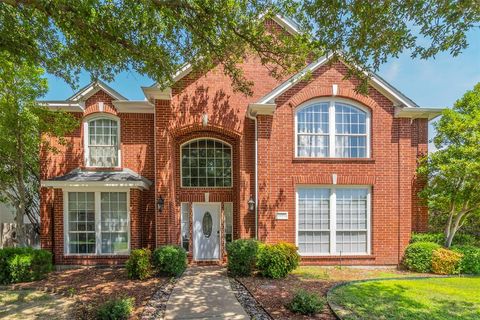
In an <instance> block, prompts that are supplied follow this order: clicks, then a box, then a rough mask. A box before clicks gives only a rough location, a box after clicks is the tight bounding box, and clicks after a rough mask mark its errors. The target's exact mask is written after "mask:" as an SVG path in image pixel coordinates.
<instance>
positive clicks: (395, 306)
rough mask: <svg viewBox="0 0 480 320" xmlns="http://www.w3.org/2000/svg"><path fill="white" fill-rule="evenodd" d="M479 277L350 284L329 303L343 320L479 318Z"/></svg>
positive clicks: (334, 294)
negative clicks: (334, 306)
mask: <svg viewBox="0 0 480 320" xmlns="http://www.w3.org/2000/svg"><path fill="white" fill-rule="evenodd" d="M479 292H480V278H478V277H458V278H426V279H417V280H407V279H405V280H402V279H401V280H384V281H367V282H360V283H353V284H349V285H345V286H341V287H338V288H336V289H334V290H333V291H332V292H331V294H330V296H329V301H330V302H332V303H333V304H334V305H337V306H339V307H340V308H341V309H343V310H342V315H343V316H342V318H343V319H349V320H350V319H398V320H407V319H416V320H417V319H418V320H431V319H437V320H453V319H480V295H479Z"/></svg>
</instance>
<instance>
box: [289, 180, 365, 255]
mask: <svg viewBox="0 0 480 320" xmlns="http://www.w3.org/2000/svg"><path fill="white" fill-rule="evenodd" d="M369 211H370V189H369V188H368V187H301V188H298V189H297V219H298V222H297V223H298V224H297V226H298V228H297V243H298V247H299V252H300V253H301V254H303V255H327V254H338V255H345V254H367V253H369V247H370V244H369V242H370V236H369V232H370V223H369V221H370V213H369Z"/></svg>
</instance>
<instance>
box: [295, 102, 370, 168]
mask: <svg viewBox="0 0 480 320" xmlns="http://www.w3.org/2000/svg"><path fill="white" fill-rule="evenodd" d="M322 102H323V103H325V102H328V134H325V135H328V144H329V146H328V156H327V157H315V156H312V157H309V156H299V155H298V113H299V112H300V111H302V110H303V109H305V108H308V107H310V106H311V105H313V104H315V103H322ZM336 102H338V103H343V104H347V105H350V106H352V107H354V108H358V109H359V110H361V111H363V112H365V113H366V116H365V132H366V139H367V145H366V154H365V157H362V158H350V157H340V158H339V157H337V156H336V155H335V149H336V145H335V137H336V135H337V134H336V133H335V103H336ZM370 126H371V123H370V110H369V109H368V108H367V107H365V106H362V105H361V104H359V103H357V102H355V101H353V100H349V99H343V98H334V97H325V98H316V99H312V100H309V101H307V102H305V103H303V104H301V105H300V106H299V107H298V108H297V109H296V110H295V125H294V137H295V143H294V145H295V158H309V159H326V158H337V159H369V158H370V144H371V141H370V140H371V134H370ZM340 135H342V136H347V134H340ZM352 135H355V136H356V135H357V134H352Z"/></svg>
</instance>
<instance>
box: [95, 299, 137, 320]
mask: <svg viewBox="0 0 480 320" xmlns="http://www.w3.org/2000/svg"><path fill="white" fill-rule="evenodd" d="M134 304H135V299H134V298H119V299H114V300H110V301H107V302H105V303H104V304H102V305H101V306H100V307H99V308H98V310H97V319H98V320H127V319H128V318H129V317H130V315H131V314H132V311H133V307H134Z"/></svg>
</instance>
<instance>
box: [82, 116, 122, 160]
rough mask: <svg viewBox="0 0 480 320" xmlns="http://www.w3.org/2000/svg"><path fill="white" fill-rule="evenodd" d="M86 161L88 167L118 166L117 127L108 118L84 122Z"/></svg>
mask: <svg viewBox="0 0 480 320" xmlns="http://www.w3.org/2000/svg"><path fill="white" fill-rule="evenodd" d="M85 132H88V135H87V139H86V143H85V145H86V150H85V153H86V159H87V164H88V166H90V167H117V166H119V147H118V146H119V125H118V121H117V120H114V119H110V118H97V119H93V120H90V121H88V122H86V130H85Z"/></svg>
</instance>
